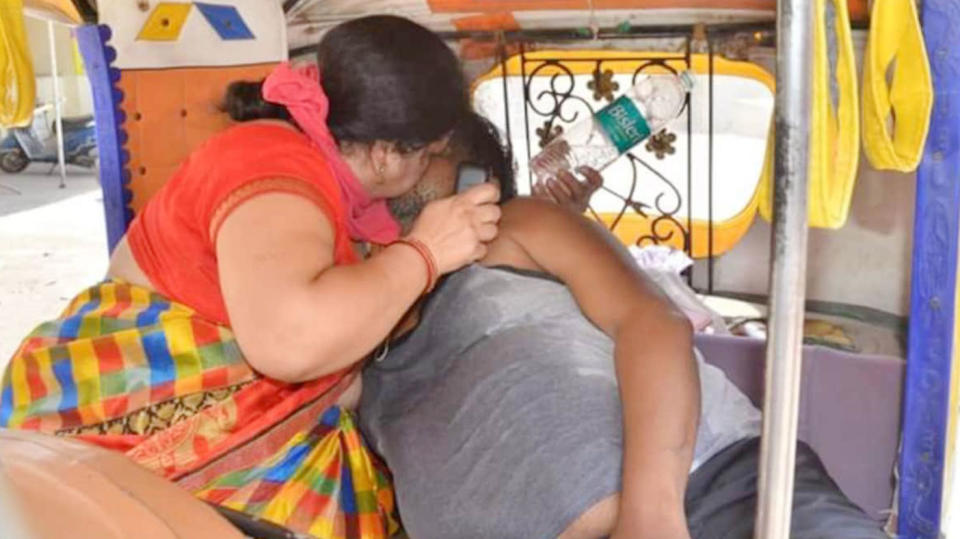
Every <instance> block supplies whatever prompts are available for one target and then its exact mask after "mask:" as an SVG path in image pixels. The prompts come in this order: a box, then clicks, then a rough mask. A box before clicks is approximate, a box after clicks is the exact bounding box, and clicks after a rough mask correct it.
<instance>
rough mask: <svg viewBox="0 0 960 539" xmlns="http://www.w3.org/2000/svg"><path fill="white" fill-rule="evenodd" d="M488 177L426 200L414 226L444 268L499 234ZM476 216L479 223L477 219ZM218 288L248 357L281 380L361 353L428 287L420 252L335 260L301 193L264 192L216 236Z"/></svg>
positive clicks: (326, 228)
mask: <svg viewBox="0 0 960 539" xmlns="http://www.w3.org/2000/svg"><path fill="white" fill-rule="evenodd" d="M498 196H499V191H498V190H497V189H496V188H495V187H494V186H477V187H476V188H474V189H471V190H470V191H468V192H466V193H464V194H462V195H458V196H457V197H454V198H451V199H447V200H443V201H437V202H434V203H431V204H430V205H428V206H427V208H426V209H424V211H423V213H422V215H421V217H420V218H419V219H418V221H417V223H416V224H415V225H414V229H413V232H412V235H413V236H415V237H416V238H417V239H419V240H420V241H422V242H424V243H425V244H426V245H428V246H429V247H430V248H431V249H432V251H433V253H434V255H435V256H436V258H437V262H438V265H439V269H440V271H441V273H445V272H448V271H452V270H455V269H457V268H459V267H461V266H463V265H464V264H467V263H469V262H470V261H473V260H477V259H479V258H481V257H482V256H483V255H484V254H485V252H486V248H485V246H484V244H483V243H480V242H481V241H489V240H490V239H492V238H493V237H494V236H495V235H496V233H497V228H496V220H497V219H499V215H500V210H499V208H497V207H496V206H493V205H491V204H489V202H492V201H495V200H497V197H498ZM477 223H481V224H477ZM216 249H217V263H218V266H219V273H220V287H221V291H222V292H223V297H224V301H225V303H226V307H227V313H228V315H229V316H230V325H231V327H232V328H233V330H234V332H235V334H236V336H237V341H238V343H239V344H240V348H241V350H243V353H244V356H245V357H246V359H247V361H248V362H249V363H250V364H251V365H252V366H253V367H254V368H255V369H257V370H258V371H259V372H261V373H263V374H264V375H266V376H269V377H271V378H276V379H278V380H283V381H288V382H299V381H305V380H310V379H314V378H317V377H320V376H323V375H325V374H330V373H332V372H336V371H338V370H340V369H343V368H345V367H348V366H350V365H352V364H354V363H356V362H357V361H359V360H361V359H363V358H364V357H365V356H366V355H367V354H369V353H370V352H371V351H372V350H373V349H374V348H375V347H376V346H377V345H378V344H379V343H380V342H382V341H383V339H385V338H386V337H387V335H388V334H389V333H390V330H391V329H392V328H393V327H394V326H395V325H396V324H397V322H398V321H399V320H400V318H401V317H402V316H403V314H404V313H405V312H406V311H407V309H409V308H410V306H411V305H412V304H413V303H414V301H415V300H416V299H417V297H418V296H419V295H420V293H421V292H422V291H423V289H424V288H425V286H426V280H427V269H426V264H425V263H424V260H423V258H421V255H420V254H419V253H418V252H417V251H416V250H415V249H413V248H411V247H409V246H406V245H394V246H390V247H387V248H385V249H383V250H382V251H381V252H379V253H378V254H377V255H376V256H373V257H371V258H369V259H367V260H365V261H363V262H360V263H358V264H353V265H345V266H343V265H341V266H337V265H334V260H333V252H334V231H333V227H332V226H331V224H330V222H329V220H328V218H327V216H326V215H325V214H324V213H323V212H322V211H321V210H320V209H319V208H318V207H317V206H315V205H314V204H313V203H312V202H309V201H308V200H306V199H305V198H302V197H298V196H295V195H290V194H285V193H267V194H263V195H259V196H257V197H255V198H252V199H250V200H249V201H247V202H244V203H243V204H242V205H240V206H239V207H237V208H236V209H235V210H233V212H232V213H230V215H228V216H227V218H226V219H225V220H224V222H223V225H221V227H220V230H219V233H218V236H217V238H216Z"/></svg>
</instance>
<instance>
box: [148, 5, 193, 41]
mask: <svg viewBox="0 0 960 539" xmlns="http://www.w3.org/2000/svg"><path fill="white" fill-rule="evenodd" d="M192 7H193V4H184V3H179V2H161V3H159V4H157V7H155V8H153V12H151V13H150V16H149V17H147V22H145V23H144V24H143V28H142V29H141V30H140V35H138V36H137V39H138V40H143V41H176V40H177V39H178V38H179V37H180V31H181V30H183V24H184V23H185V22H187V15H189V14H190V9H191V8H192Z"/></svg>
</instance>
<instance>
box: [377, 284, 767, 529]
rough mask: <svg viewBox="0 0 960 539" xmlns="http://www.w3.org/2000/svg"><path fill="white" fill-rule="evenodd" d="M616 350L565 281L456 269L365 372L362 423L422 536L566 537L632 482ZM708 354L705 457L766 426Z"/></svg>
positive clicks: (698, 460) (701, 449) (703, 367)
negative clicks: (626, 469)
mask: <svg viewBox="0 0 960 539" xmlns="http://www.w3.org/2000/svg"><path fill="white" fill-rule="evenodd" d="M613 348H614V343H613V342H612V341H611V340H610V338H609V337H607V336H606V335H605V334H604V333H603V332H601V331H600V330H599V329H597V328H596V327H595V326H594V325H593V324H592V323H591V322H590V321H589V320H587V319H586V318H585V317H584V316H583V314H582V312H581V311H580V309H579V306H578V305H577V303H576V301H575V299H574V298H573V296H572V294H571V293H570V292H569V290H568V289H567V288H566V287H565V286H564V285H563V284H561V283H559V282H556V281H554V280H551V279H549V278H544V277H542V276H531V275H525V274H521V273H518V272H515V271H509V270H503V269H491V268H483V267H480V266H472V267H469V268H466V269H464V270H461V271H459V272H457V273H456V274H454V275H452V276H450V277H449V278H448V279H447V280H446V281H445V283H444V284H443V285H442V287H441V288H440V289H439V290H438V291H437V292H436V293H435V294H434V295H433V296H432V297H431V299H430V301H429V302H428V304H427V306H426V308H425V309H424V312H423V317H422V320H421V323H420V326H419V327H418V328H417V329H416V330H415V331H414V332H413V333H412V334H411V335H410V336H408V337H407V338H406V339H404V340H402V341H401V342H400V343H398V344H396V345H395V346H394V347H393V349H392V350H391V351H390V353H389V354H387V356H386V358H385V359H384V360H383V361H380V362H378V363H375V364H373V365H371V366H369V367H368V368H367V369H366V371H365V373H364V389H363V397H362V399H361V407H360V414H359V415H360V425H361V428H362V430H363V432H364V434H365V436H367V438H368V441H369V442H370V444H371V445H372V446H373V448H374V449H375V450H376V451H377V452H378V453H379V454H380V455H381V456H383V457H384V459H385V460H386V461H387V464H388V465H389V466H390V468H391V470H392V471H393V473H394V480H395V486H396V492H397V498H398V502H399V507H400V512H401V515H402V516H403V519H404V523H405V525H406V527H407V529H408V531H409V532H410V533H411V536H413V537H418V538H419V537H448V538H449V537H473V536H480V535H471V532H470V530H474V531H475V532H476V533H478V534H483V535H482V536H486V537H555V536H556V535H557V534H559V533H560V532H561V531H563V530H564V529H565V528H566V526H567V525H569V523H570V522H571V521H572V520H573V519H574V518H576V517H577V516H578V515H580V514H581V513H582V512H583V511H585V510H586V509H587V508H589V507H590V506H591V505H592V504H593V503H596V502H597V501H599V500H600V499H602V498H603V497H606V496H609V495H611V494H613V493H616V492H618V491H619V488H620V483H619V481H620V475H621V473H620V472H621V458H622V450H621V444H622V426H621V409H620V399H619V393H618V388H617V380H616V375H615V369H614V361H613ZM697 361H698V365H699V368H700V384H701V395H702V410H701V418H700V427H699V430H698V433H697V443H696V448H695V456H694V462H693V469H696V468H697V467H699V466H700V465H701V464H702V463H703V462H705V461H706V460H707V459H709V458H710V457H711V456H713V455H715V454H716V453H718V452H719V451H721V450H722V449H723V448H725V447H727V446H729V445H730V444H732V443H734V442H736V441H738V440H741V439H744V438H748V437H752V436H757V435H758V434H759V432H760V413H759V411H758V410H757V409H756V408H755V407H754V406H753V405H752V404H751V403H750V401H749V400H748V399H747V397H746V396H744V395H743V394H742V393H741V392H740V391H739V390H738V389H737V388H736V386H735V385H733V383H732V382H730V381H729V380H728V379H727V378H726V376H725V375H724V374H723V372H722V371H720V370H719V369H717V368H715V367H712V366H710V365H707V364H706V363H704V362H703V360H702V358H700V357H699V354H698V355H697ZM664 405H665V406H669V403H664Z"/></svg>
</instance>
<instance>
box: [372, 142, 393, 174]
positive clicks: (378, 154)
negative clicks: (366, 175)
mask: <svg viewBox="0 0 960 539" xmlns="http://www.w3.org/2000/svg"><path fill="white" fill-rule="evenodd" d="M393 152H394V149H393V144H392V143H390V142H385V141H382V140H375V141H373V143H372V144H370V166H371V167H372V168H373V173H374V174H375V175H376V176H377V178H378V179H381V180H382V179H383V175H384V173H386V171H387V168H388V166H389V164H390V157H391V156H390V154H392V153H393Z"/></svg>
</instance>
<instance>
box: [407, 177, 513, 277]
mask: <svg viewBox="0 0 960 539" xmlns="http://www.w3.org/2000/svg"><path fill="white" fill-rule="evenodd" d="M499 200H500V188H499V187H498V186H497V185H495V184H494V183H492V182H488V183H484V184H481V185H477V186H474V187H471V188H470V189H468V190H466V191H464V192H463V193H460V194H458V195H455V196H452V197H450V198H445V199H443V200H435V201H433V202H431V203H429V204H427V205H426V207H425V208H424V209H423V211H422V212H421V213H420V216H419V217H418V218H417V220H416V222H415V223H414V224H413V228H412V229H411V231H410V236H411V237H413V238H416V239H418V240H420V241H422V242H423V243H424V244H425V245H426V246H427V247H429V248H430V251H431V252H433V256H434V257H435V258H436V260H437V266H438V269H439V271H440V274H441V275H442V274H445V273H450V272H451V271H456V270H458V269H460V268H462V267H464V266H466V265H467V264H470V263H473V262H476V261H477V260H480V259H481V258H483V257H484V256H486V254H487V243H489V242H490V241H492V240H493V239H494V238H496V237H497V232H498V224H499V222H500V206H498V205H497V201H499Z"/></svg>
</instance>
